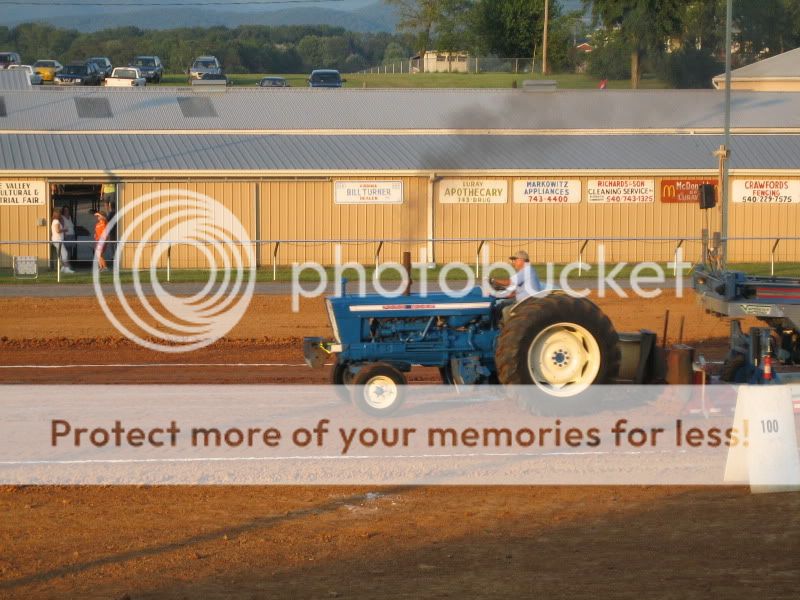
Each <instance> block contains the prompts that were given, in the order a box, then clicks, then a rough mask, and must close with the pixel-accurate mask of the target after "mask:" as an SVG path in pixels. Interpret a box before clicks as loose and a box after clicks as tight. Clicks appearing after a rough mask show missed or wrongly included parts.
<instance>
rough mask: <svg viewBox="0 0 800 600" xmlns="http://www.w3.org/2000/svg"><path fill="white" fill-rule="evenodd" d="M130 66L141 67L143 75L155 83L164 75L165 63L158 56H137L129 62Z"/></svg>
mask: <svg viewBox="0 0 800 600" xmlns="http://www.w3.org/2000/svg"><path fill="white" fill-rule="evenodd" d="M128 66H129V67H136V68H137V69H139V71H141V73H142V77H144V78H145V79H146V80H147V81H152V82H153V83H158V82H159V81H161V78H162V77H163V76H164V65H163V64H162V63H161V59H160V58H158V57H157V56H137V57H135V58H134V59H133V60H132V61H131V62H130V63H128Z"/></svg>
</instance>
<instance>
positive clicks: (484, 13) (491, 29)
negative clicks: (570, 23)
mask: <svg viewBox="0 0 800 600" xmlns="http://www.w3.org/2000/svg"><path fill="white" fill-rule="evenodd" d="M560 13H561V7H560V6H559V4H558V2H557V1H556V0H550V18H551V24H552V23H553V22H554V21H555V20H556V19H557V18H558V17H559V15H560ZM474 19H475V21H474V23H475V25H474V26H475V34H476V37H477V40H478V42H477V46H478V48H479V49H480V51H482V52H487V53H490V54H497V55H498V56H502V57H522V56H533V57H534V58H535V54H537V53H539V52H540V49H541V46H542V32H543V28H544V0H479V2H478V3H477V5H476V7H475V16H474ZM551 31H552V29H551ZM562 38H563V36H562ZM549 45H550V44H549V43H548V46H549Z"/></svg>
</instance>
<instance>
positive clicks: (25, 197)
mask: <svg viewBox="0 0 800 600" xmlns="http://www.w3.org/2000/svg"><path fill="white" fill-rule="evenodd" d="M46 203H47V186H46V185H45V183H44V181H0V205H2V206H7V205H12V206H30V205H32V204H46Z"/></svg>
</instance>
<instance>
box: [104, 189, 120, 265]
mask: <svg viewBox="0 0 800 600" xmlns="http://www.w3.org/2000/svg"><path fill="white" fill-rule="evenodd" d="M114 206H115V205H114V202H110V201H108V200H106V202H105V209H106V218H107V219H108V221H107V223H109V230H108V236H106V237H107V239H108V250H109V255H110V256H111V260H112V261H113V260H114V258H115V255H116V253H117V245H116V244H115V242H116V241H117V223H116V222H113V223H112V221H114V217H115V216H117V211H116V209H115V208H114Z"/></svg>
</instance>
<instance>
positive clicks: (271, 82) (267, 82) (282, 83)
mask: <svg viewBox="0 0 800 600" xmlns="http://www.w3.org/2000/svg"><path fill="white" fill-rule="evenodd" d="M256 85H257V86H258V87H289V82H288V81H286V80H285V79H284V78H283V77H264V78H263V79H262V80H261V81H259V82H258V83H257V84H256Z"/></svg>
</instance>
